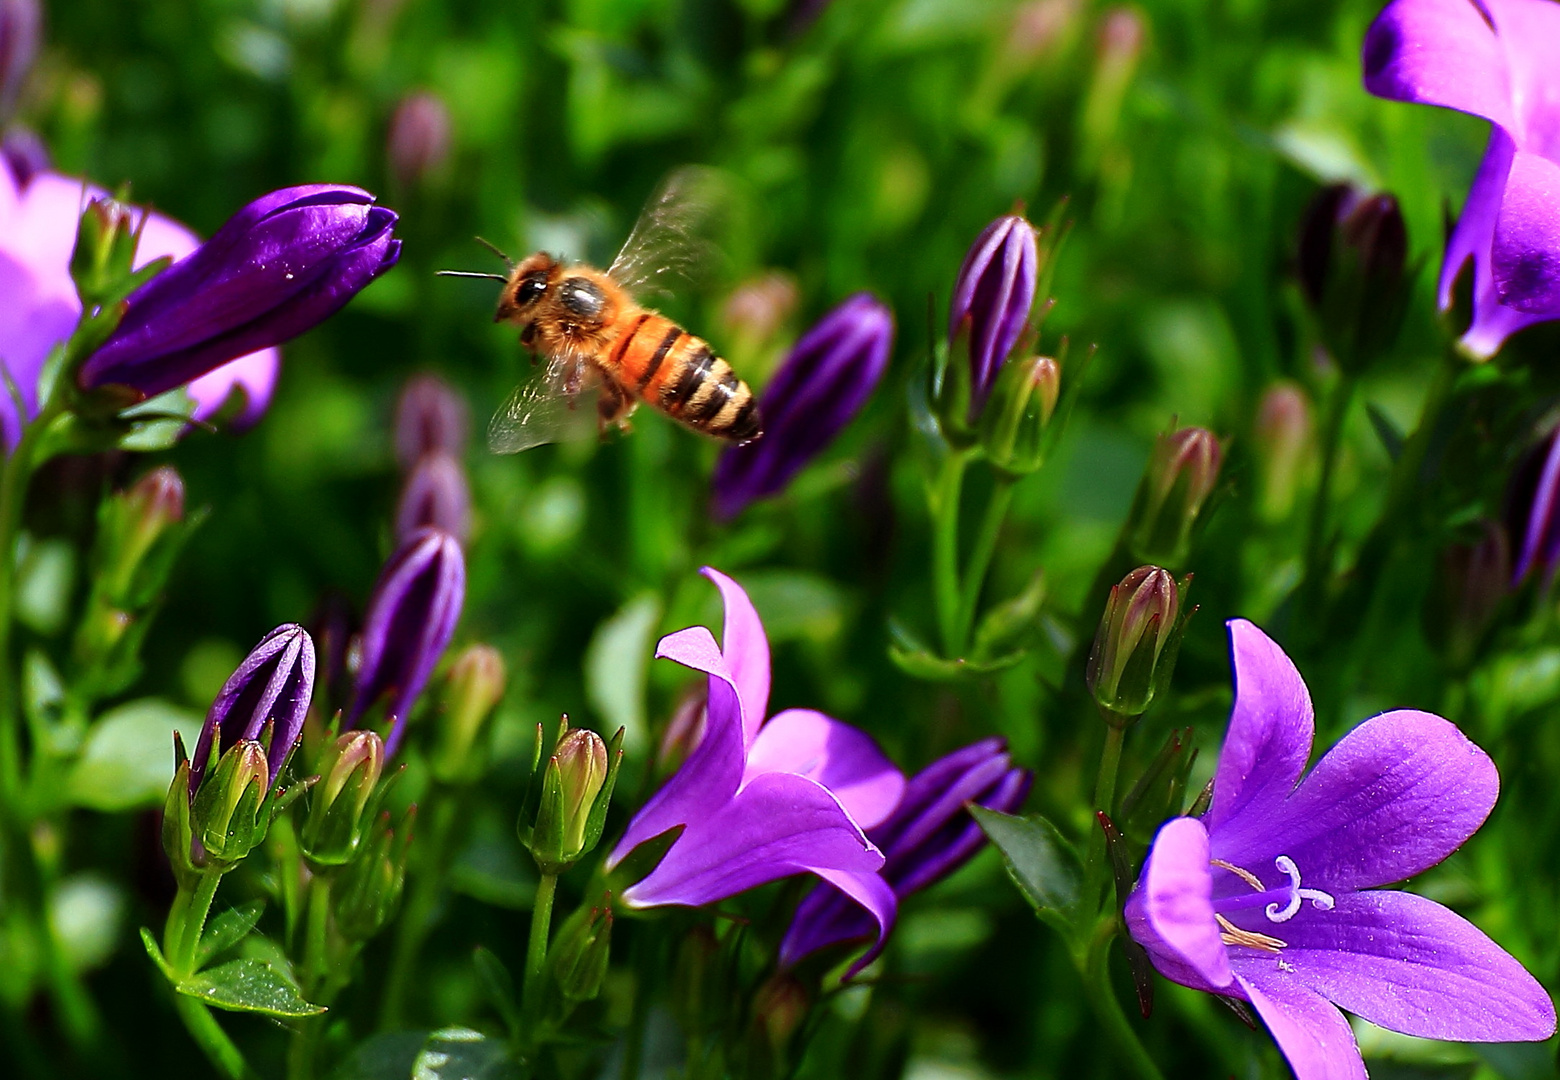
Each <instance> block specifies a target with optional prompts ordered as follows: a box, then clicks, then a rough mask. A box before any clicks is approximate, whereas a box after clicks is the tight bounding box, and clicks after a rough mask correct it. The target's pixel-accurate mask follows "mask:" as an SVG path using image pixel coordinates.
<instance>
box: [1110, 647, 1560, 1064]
mask: <svg viewBox="0 0 1560 1080" xmlns="http://www.w3.org/2000/svg"><path fill="white" fill-rule="evenodd" d="M1229 626H1230V640H1231V652H1232V654H1233V658H1234V664H1235V690H1236V693H1235V708H1234V711H1233V713H1232V714H1231V717H1230V727H1229V732H1228V734H1227V735H1226V736H1225V740H1224V748H1223V750H1222V751H1221V752H1220V754H1219V762H1218V766H1217V771H1216V772H1215V774H1214V784H1213V801H1212V803H1211V805H1210V806H1209V808H1208V813H1207V814H1206V815H1205V816H1204V817H1202V818H1187V817H1182V818H1175V819H1174V820H1172V821H1170V822H1169V823H1168V824H1166V825H1165V826H1164V827H1163V828H1161V829H1160V830H1159V834H1158V835H1157V836H1156V837H1155V838H1154V843H1153V846H1152V847H1151V848H1150V849H1149V853H1148V859H1147V861H1146V862H1145V863H1144V865H1143V873H1142V876H1141V878H1140V880H1139V881H1138V884H1137V888H1135V889H1134V890H1133V892H1132V895H1131V897H1130V898H1129V899H1128V901H1127V905H1126V921H1127V926H1128V929H1129V930H1130V931H1131V933H1132V936H1133V937H1134V938H1135V939H1137V941H1138V942H1140V943H1141V944H1142V945H1143V946H1144V947H1145V948H1146V949H1147V950H1148V953H1149V957H1150V958H1151V959H1152V961H1153V964H1154V966H1155V967H1156V968H1158V969H1159V972H1160V974H1162V975H1164V976H1165V977H1166V978H1169V979H1173V980H1174V981H1176V982H1178V983H1181V984H1182V985H1183V986H1190V987H1193V988H1194V989H1198V990H1206V991H1208V992H1210V993H1215V994H1222V995H1225V996H1228V997H1234V998H1240V999H1242V1000H1245V1001H1249V1002H1250V1003H1251V1004H1252V1005H1253V1006H1254V1007H1255V1008H1256V1010H1257V1013H1258V1015H1260V1016H1261V1017H1262V1019H1263V1021H1264V1022H1266V1024H1267V1026H1268V1030H1269V1031H1271V1032H1272V1034H1273V1038H1274V1039H1275V1040H1276V1041H1277V1042H1278V1045H1279V1048H1280V1049H1281V1050H1283V1052H1284V1056H1285V1057H1287V1058H1288V1059H1289V1064H1290V1065H1291V1066H1292V1067H1293V1068H1294V1070H1295V1073H1296V1075H1297V1076H1298V1077H1299V1078H1300V1080H1344V1078H1349V1080H1364V1078H1365V1066H1364V1063H1363V1062H1362V1060H1361V1058H1360V1052H1359V1048H1358V1047H1357V1046H1356V1045H1355V1042H1354V1036H1353V1034H1352V1032H1351V1031H1350V1029H1349V1024H1348V1021H1346V1020H1345V1019H1344V1017H1343V1014H1342V1013H1341V1012H1339V1011H1338V1010H1339V1009H1347V1010H1349V1011H1350V1012H1352V1013H1354V1014H1356V1015H1358V1016H1360V1017H1362V1018H1364V1019H1365V1020H1368V1021H1370V1022H1371V1023H1373V1024H1377V1025H1379V1026H1381V1027H1384V1028H1388V1029H1390V1030H1392V1031H1399V1032H1403V1033H1405V1034H1408V1035H1416V1036H1420V1037H1422V1038H1430V1039H1455V1040H1463V1041H1473V1042H1516V1041H1526V1040H1538V1039H1546V1038H1548V1037H1549V1036H1550V1035H1553V1034H1554V1031H1555V1010H1554V1005H1553V1004H1552V1003H1551V1002H1550V1000H1549V995H1548V994H1547V993H1545V991H1544V988H1543V987H1542V986H1540V985H1539V984H1538V982H1537V980H1535V979H1534V978H1533V977H1532V976H1531V975H1529V974H1528V973H1527V971H1526V970H1524V969H1523V967H1522V965H1521V964H1519V963H1517V961H1516V960H1514V959H1513V958H1512V957H1511V956H1510V955H1508V954H1507V953H1506V952H1505V951H1504V950H1502V949H1501V948H1500V946H1498V945H1496V944H1495V943H1494V942H1493V941H1491V940H1490V939H1489V938H1488V937H1486V936H1485V935H1484V934H1483V933H1482V932H1481V931H1480V930H1479V929H1478V928H1476V927H1475V926H1474V925H1473V924H1472V923H1469V922H1468V921H1466V920H1465V919H1463V918H1462V917H1461V916H1459V915H1456V914H1454V913H1452V912H1451V911H1448V910H1447V909H1446V908H1444V907H1442V906H1441V905H1440V904H1437V903H1435V902H1434V901H1432V900H1427V899H1425V898H1424V897H1421V896H1415V895H1414V894H1412V893H1406V892H1395V891H1390V890H1385V889H1377V888H1375V887H1376V886H1379V885H1388V884H1391V883H1392V882H1396V881H1402V880H1404V879H1405V878H1409V877H1413V876H1414V875H1415V874H1419V873H1421V872H1423V871H1425V870H1427V869H1429V868H1430V867H1432V866H1434V865H1435V864H1436V863H1438V862H1440V861H1441V860H1442V859H1444V858H1446V857H1447V856H1448V855H1450V854H1451V853H1452V852H1453V851H1455V850H1457V848H1458V847H1460V846H1461V845H1462V843H1463V841H1465V840H1467V839H1468V837H1469V836H1471V835H1473V833H1474V831H1475V830H1477V829H1478V827H1479V826H1480V825H1481V824H1483V823H1484V819H1485V818H1486V817H1488V816H1489V813H1490V810H1491V809H1492V808H1493V807H1494V805H1495V797H1496V795H1497V793H1498V791H1499V788H1500V779H1499V777H1498V776H1497V774H1496V772H1495V765H1494V763H1492V762H1491V761H1490V759H1489V757H1488V756H1487V755H1486V754H1485V753H1484V751H1483V750H1480V749H1479V748H1478V747H1477V746H1475V745H1474V744H1473V743H1471V742H1469V741H1468V739H1467V738H1465V737H1464V736H1463V734H1462V733H1461V732H1460V731H1458V730H1457V728H1455V727H1454V726H1452V724H1450V723H1449V722H1447V721H1446V720H1443V719H1442V718H1441V717H1439V716H1434V715H1432V714H1430V713H1424V712H1417V711H1415V710H1412V709H1400V710H1397V711H1394V712H1389V713H1383V714H1381V715H1380V716H1375V717H1372V718H1371V719H1369V720H1366V721H1365V722H1364V723H1362V724H1360V725H1359V726H1358V727H1357V728H1355V729H1354V730H1353V731H1352V732H1350V733H1349V734H1348V735H1346V736H1344V738H1343V739H1342V740H1340V741H1339V743H1338V744H1337V745H1336V746H1334V747H1333V748H1332V750H1330V751H1328V753H1327V754H1326V755H1325V756H1324V757H1323V758H1322V759H1321V760H1320V761H1319V762H1317V764H1316V767H1315V768H1313V769H1312V770H1311V771H1310V773H1309V774H1308V775H1306V776H1305V777H1304V779H1302V778H1301V774H1302V773H1303V772H1304V771H1305V766H1306V762H1307V761H1308V760H1309V758H1310V754H1311V738H1312V735H1313V733H1314V724H1313V722H1312V714H1311V699H1310V695H1309V693H1308V692H1307V691H1306V687H1305V683H1304V682H1302V681H1301V679H1300V673H1299V672H1298V671H1296V670H1295V667H1294V665H1293V664H1292V663H1290V661H1289V658H1288V657H1287V656H1285V655H1284V653H1283V651H1282V650H1281V649H1280V648H1279V647H1278V646H1277V645H1276V644H1275V643H1274V642H1273V641H1272V639H1270V638H1269V637H1268V636H1267V635H1265V634H1264V633H1262V631H1261V630H1258V629H1257V628H1256V627H1255V626H1253V625H1252V624H1251V623H1249V622H1246V621H1244V620H1242V619H1236V620H1233V621H1231V622H1230V624H1229Z"/></svg>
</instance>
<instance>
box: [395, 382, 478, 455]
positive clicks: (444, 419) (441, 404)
mask: <svg viewBox="0 0 1560 1080" xmlns="http://www.w3.org/2000/svg"><path fill="white" fill-rule="evenodd" d="M470 429H471V411H470V410H469V409H467V408H466V399H465V398H463V397H461V396H460V394H458V393H456V392H455V391H454V390H453V389H451V387H450V385H449V384H448V383H446V382H445V381H444V380H443V379H441V378H439V377H438V376H437V375H416V376H413V377H412V378H411V379H410V380H409V381H408V382H407V384H406V388H405V389H403V390H402V391H401V397H400V399H399V400H398V401H397V402H396V404H395V459H396V461H398V462H400V464H401V468H402V469H406V470H410V469H411V468H412V466H414V465H416V464H417V462H418V461H420V460H421V459H422V458H423V457H425V456H426V455H428V454H433V453H445V454H451V455H453V456H454V457H457V458H458V457H460V456H461V455H462V454H463V453H465V451H466V436H467V434H468V433H469V432H470Z"/></svg>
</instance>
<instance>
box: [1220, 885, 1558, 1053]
mask: <svg viewBox="0 0 1560 1080" xmlns="http://www.w3.org/2000/svg"><path fill="white" fill-rule="evenodd" d="M1335 899H1336V905H1335V906H1334V908H1333V909H1332V910H1331V911H1317V910H1315V909H1313V908H1311V907H1310V905H1306V906H1305V907H1303V908H1302V909H1301V913H1300V914H1298V915H1297V916H1296V917H1295V918H1293V919H1291V920H1290V921H1289V922H1287V923H1285V924H1284V926H1283V928H1282V930H1280V931H1277V932H1278V933H1279V934H1280V935H1281V936H1282V937H1283V938H1284V939H1285V940H1286V941H1287V942H1289V947H1288V948H1287V949H1285V950H1284V951H1283V952H1282V953H1278V954H1265V955H1264V954H1260V953H1255V952H1250V951H1245V950H1243V951H1242V954H1241V955H1239V956H1238V957H1237V958H1236V959H1235V960H1234V961H1233V963H1234V965H1235V969H1236V971H1237V973H1238V974H1240V975H1241V976H1242V977H1244V978H1248V979H1249V978H1252V977H1253V976H1254V974H1255V973H1257V972H1259V971H1262V970H1266V971H1271V972H1272V976H1271V978H1274V979H1278V978H1282V977H1283V976H1285V975H1287V976H1288V977H1289V978H1290V979H1291V980H1295V981H1298V982H1302V983H1304V984H1305V985H1306V986H1308V987H1310V988H1311V989H1312V990H1315V991H1316V992H1318V993H1320V994H1322V995H1324V996H1325V997H1327V998H1328V1000H1330V1001H1332V1002H1334V1003H1336V1004H1337V1005H1339V1006H1340V1007H1342V1008H1345V1009H1348V1010H1349V1011H1350V1012H1352V1013H1355V1014H1356V1015H1358V1016H1361V1017H1363V1018H1364V1019H1366V1020H1369V1021H1370V1022H1371V1023H1373V1024H1376V1025H1379V1026H1380V1027H1384V1028H1387V1029H1389V1030H1391V1031H1400V1032H1402V1033H1404V1034H1405V1035H1417V1036H1419V1037H1420V1038H1424V1039H1453V1040H1457V1041H1460V1042H1519V1041H1529V1040H1538V1039H1547V1038H1549V1036H1551V1035H1553V1034H1554V1033H1555V1007H1554V1004H1553V1003H1552V1002H1551V1001H1550V1000H1549V995H1548V994H1547V993H1546V992H1545V991H1544V988H1543V987H1542V986H1540V985H1539V983H1538V980H1537V979H1535V978H1533V976H1531V975H1529V974H1528V973H1527V971H1526V969H1524V968H1523V966H1522V965H1521V964H1519V963H1517V961H1516V960H1515V959H1513V958H1512V956H1511V955H1510V954H1509V953H1507V952H1506V951H1505V950H1504V949H1502V948H1501V947H1500V946H1499V945H1497V944H1495V942H1493V941H1491V940H1490V939H1489V938H1488V937H1486V936H1485V934H1484V932H1483V931H1481V930H1479V929H1478V927H1476V926H1474V925H1473V924H1472V923H1470V922H1468V921H1467V920H1466V919H1464V918H1462V916H1460V915H1457V914H1455V913H1453V912H1451V911H1448V910H1447V909H1446V908H1444V907H1442V906H1441V905H1440V904H1437V903H1436V902H1435V901H1433V900H1427V899H1425V898H1424V897H1422V896H1415V895H1414V894H1413V893H1406V892H1385V891H1380V892H1353V893H1340V894H1339V895H1338V896H1337V897H1336V898H1335ZM1280 962H1282V964H1283V967H1282V969H1280V966H1279V964H1280ZM1258 977H1260V976H1258ZM1266 981H1267V980H1266V979H1264V980H1263V983H1264V985H1266Z"/></svg>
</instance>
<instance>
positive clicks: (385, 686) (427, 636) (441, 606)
mask: <svg viewBox="0 0 1560 1080" xmlns="http://www.w3.org/2000/svg"><path fill="white" fill-rule="evenodd" d="M465 599H466V560H465V557H464V556H462V554H461V550H460V542H459V541H457V540H456V539H455V538H454V537H453V536H451V535H450V534H449V533H446V532H441V531H440V530H438V529H422V530H420V531H419V532H417V533H414V534H413V535H412V536H411V537H410V538H409V539H408V540H407V541H406V543H405V544H403V545H402V546H401V549H400V550H399V551H397V552H396V553H395V554H394V555H392V556H391V557H390V561H389V562H388V563H386V564H385V568H384V570H383V571H381V572H380V575H379V581H378V583H377V584H376V585H375V586H374V594H373V596H371V597H370V598H369V601H368V614H367V615H366V616H365V617H364V620H363V639H362V648H361V657H362V658H361V660H360V663H359V666H358V673H357V692H356V693H355V694H354V695H353V698H352V708H351V710H350V711H349V712H348V713H347V724H346V726H347V727H349V728H350V727H353V726H354V725H356V724H357V722H358V721H359V720H360V719H362V717H363V714H364V713H365V712H367V711H368V709H369V707H370V706H372V705H374V704H376V703H377V702H379V701H380V700H381V699H383V698H388V699H389V706H388V710H389V715H390V716H391V717H392V718H393V723H392V726H391V730H390V737H389V738H388V739H386V740H385V757H386V758H389V757H392V756H394V754H395V751H396V748H397V747H399V746H400V744H401V736H402V734H403V733H404V732H405V730H406V717H407V715H408V714H409V713H410V712H411V708H412V705H413V703H415V702H416V700H417V695H418V694H420V693H422V688H423V687H424V686H425V685H427V682H428V678H429V676H431V675H432V674H433V669H434V665H436V664H437V663H438V662H439V657H440V656H441V655H442V654H443V653H444V649H445V647H446V646H448V645H449V643H450V638H451V637H453V636H454V634H455V624H456V623H457V622H459V621H460V610H461V605H462V604H463V603H464V602H465Z"/></svg>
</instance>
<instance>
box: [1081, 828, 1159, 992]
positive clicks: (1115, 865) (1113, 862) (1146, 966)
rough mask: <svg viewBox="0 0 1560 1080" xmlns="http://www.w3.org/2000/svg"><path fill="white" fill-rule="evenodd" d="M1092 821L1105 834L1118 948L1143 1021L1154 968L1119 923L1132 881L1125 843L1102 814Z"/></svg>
mask: <svg viewBox="0 0 1560 1080" xmlns="http://www.w3.org/2000/svg"><path fill="white" fill-rule="evenodd" d="M1095 819H1096V820H1097V821H1098V822H1099V824H1100V828H1101V829H1102V830H1103V831H1104V833H1105V850H1106V852H1107V853H1108V854H1109V856H1110V870H1111V877H1112V879H1113V880H1114V881H1115V884H1116V903H1115V917H1116V919H1117V925H1118V930H1119V934H1120V937H1121V948H1122V951H1123V952H1125V953H1126V955H1127V967H1128V968H1130V969H1131V971H1132V983H1133V985H1134V986H1135V987H1136V988H1137V997H1138V1008H1139V1009H1140V1010H1141V1011H1142V1013H1143V1017H1144V1019H1147V1018H1148V1015H1149V1014H1150V1013H1151V1012H1153V1011H1154V966H1153V964H1152V963H1150V962H1149V959H1148V950H1147V949H1145V948H1143V946H1142V945H1139V944H1138V943H1137V941H1135V940H1134V939H1133V937H1132V935H1131V934H1129V933H1127V932H1126V927H1125V925H1123V924H1122V923H1121V909H1122V907H1123V906H1124V905H1125V904H1126V902H1127V897H1128V896H1130V895H1131V894H1132V883H1133V880H1134V875H1133V873H1132V864H1131V861H1130V856H1129V852H1128V851H1127V841H1126V839H1125V838H1124V837H1123V836H1122V835H1121V831H1120V830H1119V829H1117V828H1116V823H1115V822H1113V821H1111V819H1110V815H1109V814H1107V813H1105V811H1103V810H1100V811H1096V813H1095Z"/></svg>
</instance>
